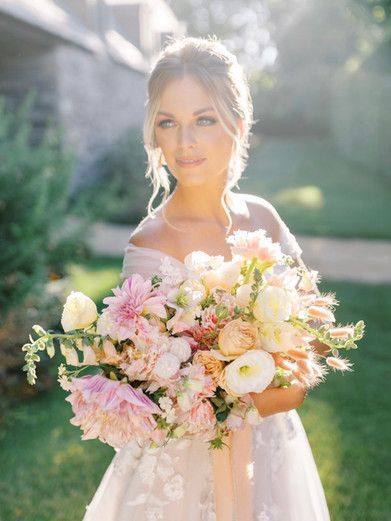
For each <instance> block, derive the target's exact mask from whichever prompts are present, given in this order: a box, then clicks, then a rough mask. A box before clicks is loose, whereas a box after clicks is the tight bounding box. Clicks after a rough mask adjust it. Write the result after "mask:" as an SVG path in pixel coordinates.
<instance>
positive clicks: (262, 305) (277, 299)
mask: <svg viewBox="0 0 391 521" xmlns="http://www.w3.org/2000/svg"><path fill="white" fill-rule="evenodd" d="M294 296H295V295H294V293H292V292H290V291H287V290H285V289H284V288H277V287H275V286H267V287H266V288H264V289H262V290H261V291H260V292H259V294H258V296H257V298H256V300H255V303H254V308H253V313H254V316H255V318H256V319H257V320H259V321H261V322H281V321H284V320H289V318H290V316H291V314H292V310H293V305H294V303H295V298H294ZM296 300H297V299H296Z"/></svg>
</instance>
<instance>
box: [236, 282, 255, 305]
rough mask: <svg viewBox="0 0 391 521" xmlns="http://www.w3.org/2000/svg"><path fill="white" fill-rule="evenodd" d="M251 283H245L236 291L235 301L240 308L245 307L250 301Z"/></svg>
mask: <svg viewBox="0 0 391 521" xmlns="http://www.w3.org/2000/svg"><path fill="white" fill-rule="evenodd" d="M251 291H252V289H251V284H243V285H242V286H240V287H239V288H238V290H237V292H236V296H235V302H236V305H237V306H239V307H240V308H245V307H246V306H248V304H249V302H250V293H251Z"/></svg>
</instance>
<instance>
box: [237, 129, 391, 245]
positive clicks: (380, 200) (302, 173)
mask: <svg viewBox="0 0 391 521" xmlns="http://www.w3.org/2000/svg"><path fill="white" fill-rule="evenodd" d="M239 185H240V188H241V190H240V191H241V192H243V193H247V192H250V193H254V194H257V195H260V196H261V197H265V198H266V199H267V200H269V201H270V202H271V203H273V204H274V205H275V206H276V208H277V209H278V211H279V212H280V214H281V216H282V217H283V219H284V220H286V222H287V224H288V226H289V227H290V228H291V229H292V231H293V232H294V233H303V234H309V235H320V236H335V237H360V238H370V239H374V238H377V239H391V227H390V225H389V223H390V222H391V204H390V202H391V178H388V179H386V178H385V177H382V176H381V175H378V174H376V173H375V172H373V171H368V170H365V169H364V168H362V167H360V166H356V165H354V164H352V163H350V162H348V161H347V160H346V159H344V158H342V157H341V156H340V155H339V154H338V152H337V151H336V150H335V149H334V148H333V146H332V145H331V144H330V142H328V141H326V140H318V139H308V138H306V139H301V140H300V139H296V140H293V139H286V140H283V139H275V140H274V139H264V140H261V142H260V144H259V145H255V143H254V147H252V148H251V150H250V160H249V164H248V167H247V169H246V170H245V172H244V174H243V177H242V179H241V180H240V183H239Z"/></svg>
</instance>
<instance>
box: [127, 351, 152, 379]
mask: <svg viewBox="0 0 391 521" xmlns="http://www.w3.org/2000/svg"><path fill="white" fill-rule="evenodd" d="M159 356H160V352H159V350H157V349H151V350H148V351H145V352H141V351H139V350H138V349H131V348H129V349H127V351H126V355H125V356H124V361H123V362H122V363H121V364H120V368H121V369H122V370H123V372H124V373H125V374H126V376H127V377H128V378H129V380H130V381H133V380H141V381H143V380H150V379H151V378H153V370H154V368H155V365H156V362H157V360H158V358H159Z"/></svg>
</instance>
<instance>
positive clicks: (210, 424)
mask: <svg viewBox="0 0 391 521" xmlns="http://www.w3.org/2000/svg"><path fill="white" fill-rule="evenodd" d="M186 423H187V425H186V426H187V431H188V432H189V433H198V432H203V431H210V430H212V429H213V428H214V427H215V425H216V417H215V414H214V411H213V407H212V405H211V403H210V402H209V400H205V401H201V402H197V403H196V404H195V405H194V406H193V407H192V408H191V409H190V410H189V411H188V413H187V422H186Z"/></svg>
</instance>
